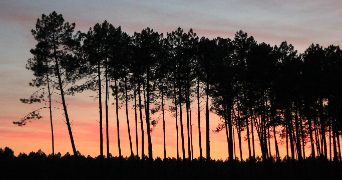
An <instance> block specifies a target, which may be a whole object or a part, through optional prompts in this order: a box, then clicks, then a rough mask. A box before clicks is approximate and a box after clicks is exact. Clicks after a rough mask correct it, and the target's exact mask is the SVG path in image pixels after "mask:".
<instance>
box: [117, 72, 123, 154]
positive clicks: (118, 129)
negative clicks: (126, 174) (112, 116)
mask: <svg viewBox="0 0 342 180" xmlns="http://www.w3.org/2000/svg"><path fill="white" fill-rule="evenodd" d="M118 90H119V89H118V86H117V80H116V79H115V104H116V106H115V110H116V129H117V132H118V149H119V157H122V155H121V144H120V121H119V100H118Z"/></svg>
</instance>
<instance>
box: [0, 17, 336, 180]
mask: <svg viewBox="0 0 342 180" xmlns="http://www.w3.org/2000/svg"><path fill="white" fill-rule="evenodd" d="M74 29H75V23H68V22H64V19H63V16H62V15H61V14H57V13H56V12H52V13H51V14H49V15H44V14H43V15H42V17H41V18H40V19H38V20H37V23H36V26H35V29H33V30H32V31H31V32H32V35H33V37H34V39H35V40H36V41H37V44H36V46H35V48H33V49H31V50H30V52H31V53H32V55H33V58H30V59H29V60H28V62H27V65H26V68H27V69H28V70H31V71H32V72H33V74H34V76H35V79H34V80H32V82H30V85H31V86H35V87H38V88H40V87H46V88H47V93H46V94H42V93H40V92H39V91H37V92H35V93H34V94H33V95H32V96H31V97H29V98H28V99H20V100H21V101H22V102H23V103H28V104H31V103H36V102H41V101H43V99H45V98H48V100H47V101H48V102H49V103H50V105H49V110H50V121H51V134H52V155H49V156H46V155H45V156H44V157H41V156H43V155H42V154H43V153H42V152H40V153H38V154H39V158H41V161H44V162H48V161H49V163H51V162H58V163H59V164H60V165H61V164H63V163H64V162H65V161H63V159H68V158H69V159H70V158H71V157H72V158H71V159H75V163H76V164H78V165H76V164H75V167H76V166H78V167H84V168H85V164H87V165H88V166H87V168H89V169H91V167H93V166H97V165H99V166H106V168H108V167H114V166H115V167H117V168H119V167H118V165H117V164H116V163H120V164H121V165H120V166H122V167H121V168H123V167H128V166H129V167H130V168H136V169H140V170H141V171H139V172H140V173H143V172H144V173H143V174H145V175H146V173H147V171H156V172H153V173H156V174H158V175H156V176H153V177H154V178H160V177H162V176H163V175H165V176H166V175H168V177H167V178H164V179H168V178H169V179H174V178H177V177H175V176H176V175H177V176H178V175H179V176H181V177H184V178H185V179H191V178H194V179H195V178H200V177H204V176H201V175H200V173H202V168H205V169H206V171H205V173H208V174H206V175H207V176H206V177H215V176H217V177H225V176H226V177H229V175H231V177H235V176H236V177H235V178H234V179H245V178H251V177H255V175H256V174H258V173H260V174H263V175H265V177H264V178H276V177H279V178H280V179H281V178H284V179H288V178H298V179H299V177H308V176H307V175H308V174H310V173H311V172H312V173H311V175H310V177H312V179H315V178H318V177H327V176H328V175H332V174H334V175H337V174H336V173H340V172H338V168H339V167H340V163H341V156H340V154H341V145H340V142H341V139H340V138H341V132H342V119H341V118H342V93H341V92H342V86H341V82H342V52H341V50H340V47H339V46H335V45H330V46H328V47H322V46H320V45H319V44H312V45H310V46H309V47H308V48H307V49H306V50H305V52H304V53H301V54H300V53H298V52H297V51H296V50H295V49H294V47H293V46H292V45H291V44H288V43H287V42H286V41H284V42H282V43H281V44H280V45H279V46H277V45H275V46H271V45H269V44H267V43H264V42H262V43H258V42H257V41H256V40H255V39H254V38H253V36H248V35H247V33H246V32H244V31H242V30H240V31H238V32H237V33H236V34H235V37H234V38H233V39H230V38H221V37H217V38H214V39H208V38H205V37H201V38H200V37H198V36H197V34H196V33H195V32H194V31H193V30H192V29H190V30H189V31H188V32H184V31H183V29H182V28H177V29H176V30H175V31H172V32H170V33H167V34H166V35H165V34H162V33H158V32H155V31H153V29H150V28H146V29H143V30H142V31H141V32H135V33H134V34H133V35H128V34H127V33H125V32H123V31H122V30H121V27H120V26H119V27H114V26H113V25H112V24H110V23H108V22H107V21H104V22H103V23H102V24H100V23H97V24H95V25H94V27H90V28H89V31H88V32H80V31H78V32H74ZM51 88H55V89H57V90H58V91H59V92H58V95H59V97H58V98H60V101H61V104H62V106H63V111H64V116H65V122H66V125H67V128H68V132H69V136H70V142H71V146H72V150H73V155H72V156H70V155H68V157H67V158H66V157H65V156H64V157H61V155H60V154H59V156H58V155H56V154H55V152H54V142H53V141H54V137H53V121H52V108H51V95H52V93H51ZM88 90H91V91H95V92H96V93H97V100H98V105H99V132H100V134H99V137H100V142H99V143H100V146H99V157H97V158H95V159H93V158H90V157H89V158H86V157H84V156H82V155H80V153H79V152H78V151H77V149H76V146H75V142H74V139H73V134H72V129H71V126H70V119H69V116H68V113H69V112H68V109H67V103H66V98H65V96H66V95H73V94H75V93H82V92H84V91H88ZM109 96H113V97H114V99H115V103H114V105H115V106H116V112H115V113H116V117H117V118H116V125H117V132H115V133H117V142H118V143H117V148H118V150H119V154H117V155H114V156H115V157H114V156H113V155H111V154H110V151H109V147H110V146H109V139H108V134H109V133H110V132H109V131H108V123H109V118H108V113H109V112H108V106H109V103H108V99H109ZM203 100H204V102H202V101H203ZM119 101H122V102H124V103H125V106H126V108H125V109H126V112H125V113H126V117H127V118H126V119H125V121H126V122H127V127H128V129H127V131H128V134H129V143H130V152H131V156H130V157H129V158H124V157H122V154H121V144H120V125H119V118H118V111H119ZM129 103H131V104H134V117H135V118H134V122H135V127H132V128H131V127H130V125H129V122H130V121H132V119H129V118H128V114H129V112H128V108H127V106H128V104H129ZM103 106H104V107H103ZM202 109H204V111H205V117H201V116H200V115H198V116H197V117H194V116H192V115H191V112H192V111H197V114H201V112H200V111H201V110H202ZM166 111H170V112H172V113H173V117H174V123H175V124H176V133H177V156H176V157H175V158H172V159H170V158H168V157H167V150H166V143H167V142H165V136H166V134H165V129H167V127H165V118H164V114H165V112H166ZM157 112H158V113H161V114H162V126H163V132H164V133H163V136H164V156H163V157H161V158H154V157H153V149H152V145H153V143H152V140H151V129H152V127H151V126H153V125H154V124H155V123H156V122H155V120H152V119H153V118H151V117H152V116H153V115H154V114H155V113H157ZM209 112H213V113H215V114H216V115H218V116H219V117H220V118H221V119H222V123H220V124H218V125H217V128H216V129H214V130H210V129H209V125H210V123H211V122H210V120H211V117H210V116H209ZM34 118H37V119H39V118H41V116H40V115H39V110H36V111H33V112H31V113H29V114H28V115H27V116H25V117H24V118H23V119H21V120H20V121H18V122H13V123H14V124H17V125H19V126H23V125H25V124H26V123H27V122H28V121H29V120H31V119H34ZM114 121H115V120H114ZM114 121H113V122H114ZM201 121H204V122H205V132H204V136H203V135H202V132H201V123H200V122H201ZM193 124H197V127H198V134H193V133H192V131H193ZM138 126H139V127H138ZM138 129H140V131H141V139H139V140H138V135H137V134H138V133H137V132H138ZM133 130H135V131H136V133H135V134H136V135H137V136H136V137H132V136H131V131H133ZM103 131H104V132H103ZM210 131H215V132H220V131H222V132H224V133H225V137H226V141H227V144H225V145H223V146H227V147H228V152H227V161H219V160H218V161H214V160H212V159H211V156H210V136H209V132H210ZM104 133H105V136H104V135H103V134H104ZM113 133H114V132H113ZM145 135H146V136H147V145H148V151H147V152H144V149H145V148H144V144H145V142H144V141H145V137H144V136H145ZM193 136H198V138H199V141H198V144H193V141H192V139H193ZM104 137H106V139H105V138H104ZM133 138H135V139H136V140H135V142H136V144H135V147H134V145H133V143H132V142H133V140H132V139H133ZM202 138H203V139H204V140H205V144H202V143H201V142H202V141H201V139H202ZM256 140H257V141H256ZM242 141H246V142H247V143H248V149H242V148H241V144H242ZM280 141H283V142H285V144H286V156H285V157H280V155H279V146H278V144H279V142H280ZM139 142H140V143H139ZM104 143H106V148H107V149H106V150H105V149H104ZM271 143H272V144H274V147H273V146H271ZM235 144H237V146H239V148H238V151H237V150H235ZM195 148H198V149H199V152H200V156H199V157H194V156H193V151H194V149H195ZM257 148H259V149H260V150H261V154H260V157H259V156H258V155H257V154H256V153H255V151H256V149H257ZM306 148H310V154H306V153H305V149H306ZM243 150H245V151H248V158H247V159H243V158H242V151H243ZM134 151H135V153H134ZM1 152H2V153H3V152H4V151H1ZM105 153H106V154H105ZM33 154H34V153H33ZM32 156H34V155H32ZM11 158H12V160H11V161H13V159H17V160H15V161H13V162H12V163H13V164H16V163H17V164H20V163H19V161H28V159H29V158H30V155H29V156H27V155H26V156H25V158H23V156H20V158H19V157H17V158H15V157H12V156H11ZM101 159H107V161H104V160H101ZM82 162H83V164H82ZM100 162H107V165H104V164H105V163H102V165H101V163H100ZM110 162H111V163H110ZM136 162H141V163H136ZM163 162H165V163H164V165H159V164H163ZM30 163H34V162H30ZM108 163H109V164H110V165H108ZM144 163H145V165H146V166H144ZM123 164H124V165H123ZM50 165H51V166H58V165H56V164H55V165H53V164H50ZM50 165H49V166H50ZM138 165H139V166H142V167H140V168H138V167H133V166H138ZM70 166H73V165H70ZM148 167H149V168H148ZM151 167H154V168H156V170H154V169H153V170H152V169H151ZM163 167H164V168H163ZM166 167H167V168H166ZM210 167H211V168H210ZM329 167H333V168H329ZM45 168H46V167H45ZM63 168H66V167H63ZM106 168H104V169H106ZM130 168H127V169H130ZM144 168H145V169H144ZM158 168H160V169H159V171H158ZM209 168H210V169H209ZM303 168H304V169H303ZM97 169H98V167H97ZM123 169H125V168H123ZM166 169H170V170H169V171H167V170H166ZM199 169H200V170H199ZM229 169H230V170H229ZM232 169H234V170H232ZM258 169H259V170H258ZM298 169H301V170H303V171H305V172H301V171H299V170H298ZM144 170H146V172H145V171H144ZM315 170H316V171H315ZM317 170H318V171H317ZM335 170H336V172H335ZM90 171H91V170H89V171H88V173H89V172H90ZM127 171H128V170H127ZM244 171H245V172H249V174H248V173H245V172H244ZM162 172H164V174H163V173H162ZM299 172H300V173H299ZM309 172H310V173H309ZM325 172H326V173H325ZM116 173H117V172H116ZM126 173H128V174H129V172H126ZM151 173H152V172H150V173H147V174H150V175H151ZM153 173H152V174H153ZM298 173H299V174H301V176H300V175H299V174H298ZM305 173H307V174H305ZM189 174H192V175H193V174H195V175H193V176H190V175H189ZM234 174H235V175H234ZM238 174H239V175H240V177H237V175H238ZM280 174H281V175H284V176H280ZM107 175H108V174H107ZM242 175H245V176H246V177H242ZM268 175H269V176H268ZM297 175H298V176H297ZM115 176H117V175H115ZM172 177H173V178H172ZM260 177H263V176H260ZM332 177H337V176H332ZM332 177H331V178H332ZM178 178H179V177H178Z"/></svg>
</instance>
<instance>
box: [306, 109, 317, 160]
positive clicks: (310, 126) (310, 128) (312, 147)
mask: <svg viewBox="0 0 342 180" xmlns="http://www.w3.org/2000/svg"><path fill="white" fill-rule="evenodd" d="M308 125H309V134H310V142H311V157H313V158H315V157H316V155H315V143H314V139H313V135H312V125H311V115H310V112H309V113H308Z"/></svg>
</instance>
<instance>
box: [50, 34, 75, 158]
mask: <svg viewBox="0 0 342 180" xmlns="http://www.w3.org/2000/svg"><path fill="white" fill-rule="evenodd" d="M53 39H55V37H53ZM54 57H55V63H56V71H57V78H58V85H59V89H60V93H61V98H62V104H63V110H64V116H65V121H66V124H67V126H68V132H69V137H70V141H71V147H72V151H73V153H74V156H75V157H76V158H77V151H76V146H75V142H74V137H73V135H72V131H71V126H70V120H69V115H68V110H67V106H66V103H65V98H64V90H63V85H62V78H61V74H60V72H59V63H58V59H57V52H56V46H55V44H54Z"/></svg>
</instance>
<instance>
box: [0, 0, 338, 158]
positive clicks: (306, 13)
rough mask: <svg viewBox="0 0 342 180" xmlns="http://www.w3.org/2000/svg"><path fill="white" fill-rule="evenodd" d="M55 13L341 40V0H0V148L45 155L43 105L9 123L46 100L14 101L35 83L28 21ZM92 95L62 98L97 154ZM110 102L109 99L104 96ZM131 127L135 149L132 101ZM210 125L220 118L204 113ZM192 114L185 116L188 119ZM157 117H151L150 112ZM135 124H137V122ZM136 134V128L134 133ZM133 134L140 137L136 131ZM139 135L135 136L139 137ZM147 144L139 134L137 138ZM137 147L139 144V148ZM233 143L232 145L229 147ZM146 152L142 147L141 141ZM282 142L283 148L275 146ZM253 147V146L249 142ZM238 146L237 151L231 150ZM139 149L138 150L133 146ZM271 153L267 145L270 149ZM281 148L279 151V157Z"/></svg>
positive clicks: (216, 150)
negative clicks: (32, 115) (34, 116)
mask: <svg viewBox="0 0 342 180" xmlns="http://www.w3.org/2000/svg"><path fill="white" fill-rule="evenodd" d="M52 11H56V12H57V13H58V14H62V15H63V17H64V19H65V21H66V22H70V23H72V22H75V23H76V30H77V31H78V30H80V31H83V32H86V31H87V30H88V29H89V28H90V27H93V26H94V25H95V24H96V23H102V22H103V21H104V20H107V21H108V22H109V23H111V24H113V25H114V26H115V27H117V26H121V27H122V30H123V31H125V32H127V33H128V34H130V35H132V34H133V33H134V32H136V31H137V32H139V31H141V30H142V29H144V28H146V27H150V28H152V29H154V31H157V32H160V33H164V34H165V35H166V33H167V32H171V31H173V30H176V29H177V28H178V27H181V28H183V29H184V31H188V30H189V29H190V28H193V30H194V32H196V33H197V35H198V36H200V37H202V36H205V37H208V38H215V37H218V36H220V37H223V38H227V37H229V38H231V39H233V38H234V34H235V33H236V32H237V31H239V30H243V31H245V32H247V33H248V35H249V36H253V37H254V38H255V39H256V41H257V42H259V43H261V42H265V43H268V44H270V45H272V46H273V45H280V44H281V42H282V41H287V42H288V43H290V44H292V45H293V46H294V47H295V49H297V50H298V52H300V53H302V52H304V50H305V49H306V48H307V47H309V45H310V44H311V43H314V44H317V43H318V44H320V45H321V46H323V47H327V46H328V45H331V44H334V45H341V44H342V31H341V30H342V18H341V17H342V1H338V0H327V1H322V0H302V1H298V0H288V1H274V0H273V1H271V0H239V1H237V0H231V1H226V0H216V1H203V0H196V1H193V0H189V1H184V0H169V1H156V0H144V1H139V0H124V1H121V0H113V1H110V0H98V1H96V2H95V1H91V0H82V1H81V0H73V1H68V0H59V1H43V0H30V1H26V0H1V1H0V85H1V86H0V95H1V100H0V101H1V103H0V148H5V147H6V146H8V147H10V148H11V149H13V150H14V152H15V154H16V155H18V154H19V152H25V153H29V152H31V151H35V152H36V151H37V150H38V149H42V150H43V151H44V152H45V153H47V154H50V153H51V130H50V124H49V123H50V122H49V118H48V111H47V109H43V110H42V115H43V116H44V118H43V119H40V120H36V121H32V123H28V124H27V125H26V126H24V127H18V126H16V125H14V124H13V121H19V120H20V119H21V118H22V117H24V116H25V115H26V114H27V113H29V112H30V111H33V110H35V109H38V108H40V107H44V106H46V105H44V104H43V103H42V104H35V105H27V104H23V103H21V102H20V101H19V99H20V98H28V97H29V96H30V95H31V94H32V93H33V92H35V91H36V90H37V88H34V87H30V86H29V85H28V83H29V82H30V81H31V80H32V79H33V78H34V77H33V75H32V74H33V73H32V72H31V71H29V70H26V69H25V64H26V62H27V59H28V58H32V57H33V56H32V55H31V54H30V52H29V50H30V49H31V48H34V47H35V45H36V41H35V40H34V38H33V36H32V35H31V29H33V28H34V27H35V23H36V20H37V19H38V18H41V15H42V14H46V15H48V14H50V13H51V12H52ZM93 95H95V92H86V93H82V94H77V95H76V96H67V97H66V102H67V104H68V108H69V114H70V118H71V119H72V130H73V133H74V138H75V143H76V148H77V150H79V151H80V152H81V153H82V154H84V155H88V154H89V155H91V156H93V157H94V156H97V155H99V123H98V119H99V118H98V101H97V100H94V98H93V97H90V96H93ZM58 101H60V100H59V99H58V98H57V95H55V96H54V102H53V106H54V107H56V108H55V109H54V111H53V118H54V131H55V151H56V152H61V153H62V154H63V155H64V154H65V153H66V152H67V151H69V152H71V151H72V149H71V145H70V140H69V136H68V132H67V126H66V124H65V123H64V121H63V116H62V111H61V110H59V109H57V108H60V107H61V106H60V105H59V104H58ZM110 101H111V102H110V103H112V102H113V97H110ZM124 110H125V107H124V106H122V108H121V110H120V112H119V113H120V133H121V142H122V150H123V155H124V156H128V155H129V143H128V135H127V134H128V133H127V125H126V117H125V114H124ZM129 111H130V112H131V116H130V120H131V124H130V126H131V131H132V132H133V133H132V139H133V147H134V153H135V152H136V151H135V125H134V114H133V109H132V105H130V109H129ZM114 115H115V108H114V106H112V105H111V106H110V122H109V123H110V127H109V128H110V151H111V153H112V154H113V155H114V156H117V155H118V150H117V141H116V140H117V135H116V133H117V132H116V121H115V118H114V117H115V116H114ZM201 117H202V127H203V129H202V135H203V136H202V140H203V143H202V144H203V147H202V148H203V150H205V146H204V145H205V143H204V137H205V134H204V132H205V131H204V125H205V123H204V118H205V116H204V114H202V115H201ZM211 117H212V118H211V129H214V128H215V127H216V126H217V124H218V123H219V122H220V121H219V118H218V117H217V116H215V115H214V114H211ZM196 118H197V113H195V112H194V113H193V119H194V121H195V119H196ZM155 119H156V120H158V118H157V117H155ZM138 126H140V124H139V125H138ZM166 127H167V142H166V143H167V146H168V147H167V152H168V156H170V157H175V156H176V140H175V139H176V134H175V122H174V119H173V118H172V117H171V114H170V113H167V124H166ZM197 128H198V127H197V122H194V123H193V129H194V130H193V132H194V144H193V145H194V149H195V150H194V156H195V157H198V130H197ZM139 132H140V131H139ZM139 138H140V135H139ZM140 141H141V140H140V139H139V142H140ZM145 141H147V139H146V140H145ZM152 142H153V152H154V157H157V156H162V155H163V154H162V151H163V149H162V148H163V139H162V122H161V121H159V123H158V124H157V126H156V127H155V128H154V130H153V132H152ZM211 143H212V148H211V149H212V151H211V154H212V158H215V159H220V158H222V159H223V160H224V159H226V158H227V144H226V139H225V134H224V132H220V133H218V134H214V133H211ZM246 144H247V143H244V145H243V146H244V147H245V148H244V149H243V152H244V158H246V157H247V154H248V150H247V145H246ZM139 146H140V145H139ZM236 146H237V147H238V145H236ZM145 147H146V150H145V152H146V153H147V145H146V146H145ZM282 147H284V146H282ZM256 149H257V152H260V147H259V146H258V142H257V146H256ZM237 150H238V149H237ZM139 151H140V150H139ZM273 151H274V150H273ZM284 155H285V154H284V151H282V152H281V157H283V156H284Z"/></svg>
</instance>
